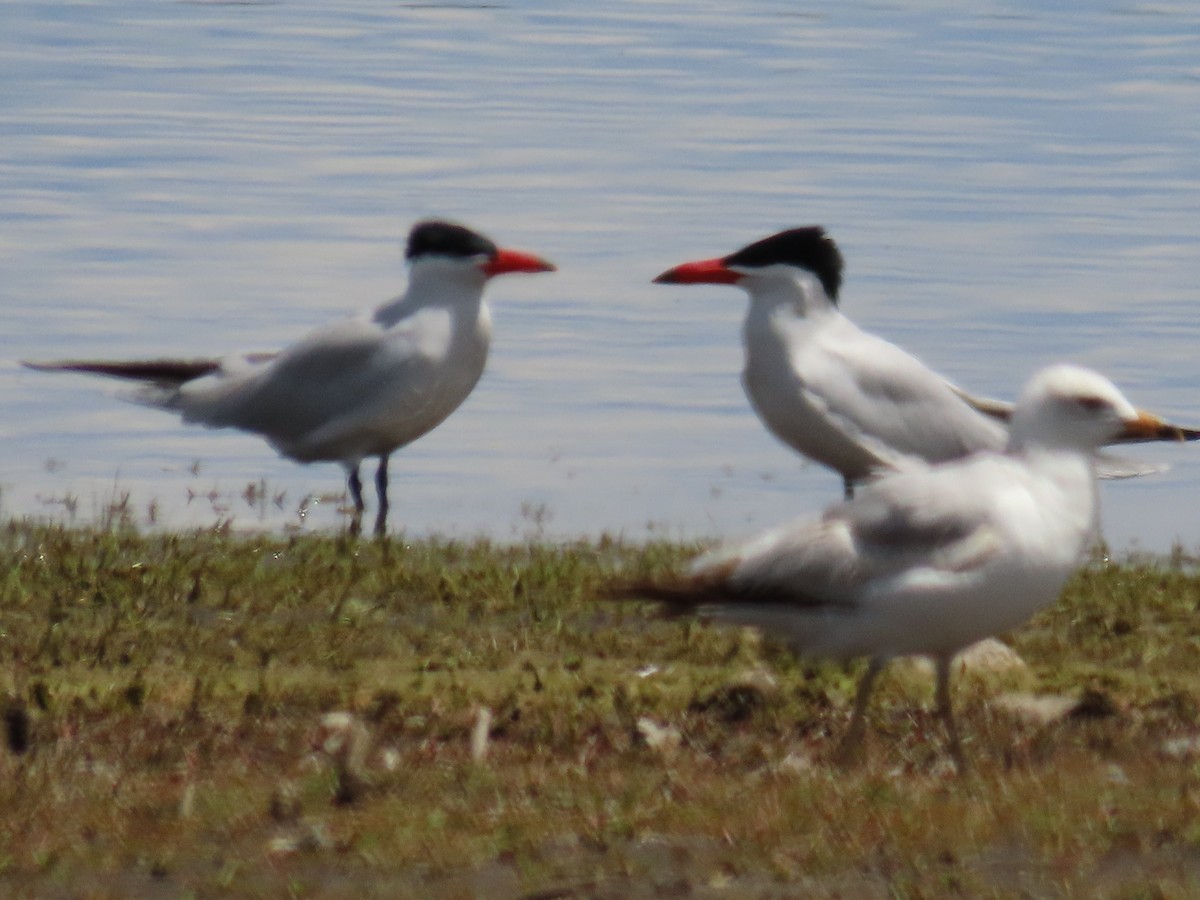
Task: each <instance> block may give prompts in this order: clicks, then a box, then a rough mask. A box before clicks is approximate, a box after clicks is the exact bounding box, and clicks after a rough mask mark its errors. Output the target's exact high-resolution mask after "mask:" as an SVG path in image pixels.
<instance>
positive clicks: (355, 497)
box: [346, 463, 366, 536]
mask: <svg viewBox="0 0 1200 900" xmlns="http://www.w3.org/2000/svg"><path fill="white" fill-rule="evenodd" d="M346 485H347V487H349V488H350V499H351V500H352V501H354V518H353V519H351V520H350V533H351V534H352V535H355V536H357V535H358V533H359V531H361V530H362V514H363V510H364V509H366V505H365V504H364V503H363V495H362V479H361V478H359V477H358V463H355V464H354V465H353V466H351V465H350V464H347V465H346Z"/></svg>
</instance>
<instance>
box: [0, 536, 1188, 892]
mask: <svg viewBox="0 0 1200 900" xmlns="http://www.w3.org/2000/svg"><path fill="white" fill-rule="evenodd" d="M692 549H693V548H687V547H679V546H675V545H667V544H658V545H655V544H649V545H637V546H631V545H623V544H621V543H619V542H613V541H604V540H602V541H599V542H597V543H594V544H593V543H589V544H578V545H567V546H529V545H526V546H499V545H494V544H489V543H486V542H478V543H464V542H438V541H429V542H421V543H415V544H405V543H403V542H399V541H393V542H391V543H389V544H382V545H381V544H377V543H374V542H368V541H362V542H358V543H352V542H347V541H345V540H342V539H339V538H336V537H297V538H293V539H285V538H269V537H264V538H249V537H231V536H227V535H221V534H204V533H197V534H188V535H154V536H139V535H137V534H133V533H127V532H115V533H114V532H99V531H87V530H63V529H59V528H54V527H41V526H32V525H25V524H19V523H17V524H10V525H7V526H5V527H4V528H3V530H0V553H2V554H3V560H4V568H3V576H0V577H2V589H0V703H2V704H3V716H4V742H3V746H0V810H3V811H4V815H3V816H0V895H3V896H12V897H21V896H29V897H35V896H36V897H43V896H63V897H74V896H82V897H97V898H98V897H125V896H139V897H154V896H162V897H174V896H197V897H205V896H218V895H223V894H225V892H232V893H233V894H236V895H250V896H297V897H309V896H311V897H357V898H362V897H395V896H413V897H417V896H422V897H470V896H481V897H500V898H503V897H543V898H551V897H575V896H579V897H589V896H604V897H658V896H664V897H666V896H699V897H705V896H714V897H715V896H721V897H741V896H753V897H776V896H778V897H783V896H795V895H796V894H797V893H801V892H803V893H804V894H805V895H807V896H854V897H859V896H904V897H908V896H914V897H915V896H943V895H950V894H955V893H958V894H961V895H964V896H992V895H995V896H1011V895H1014V894H1016V895H1020V894H1022V893H1027V894H1029V895H1033V896H1047V895H1048V896H1056V895H1061V896H1122V897H1125V896H1130V897H1143V896H1144V897H1154V896H1180V897H1182V896H1189V895H1194V894H1195V893H1196V891H1197V890H1200V777H1198V776H1200V767H1198V765H1200V763H1198V760H1200V622H1198V619H1197V611H1196V609H1197V604H1198V603H1200V579H1198V578H1197V577H1196V576H1193V575H1190V574H1187V573H1186V572H1184V571H1181V570H1178V569H1174V568H1170V567H1168V566H1166V565H1165V564H1162V565H1160V566H1143V565H1127V566H1105V565H1101V564H1097V565H1096V566H1093V567H1092V568H1090V569H1088V570H1087V571H1085V572H1083V573H1081V574H1080V575H1079V576H1077V577H1076V578H1075V579H1074V580H1073V582H1072V583H1071V585H1070V588H1069V590H1068V591H1067V593H1066V596H1065V597H1064V599H1063V600H1062V601H1061V602H1060V603H1059V604H1057V605H1056V606H1055V607H1054V608H1053V609H1051V610H1049V611H1047V612H1046V613H1044V614H1043V615H1041V616H1040V617H1038V618H1037V619H1036V620H1035V621H1034V622H1033V623H1031V624H1030V625H1029V626H1028V627H1026V628H1024V629H1022V630H1021V631H1019V632H1016V633H1014V634H1012V635H1008V636H1006V640H1007V642H1008V643H1009V644H1010V645H1011V646H1012V647H1014V648H1015V649H1016V650H1017V651H1018V653H1019V654H1020V655H1021V657H1023V659H1024V660H1025V663H1026V664H1027V668H1020V669H1016V670H1011V671H1008V672H1006V673H1004V674H1001V675H985V674H977V675H968V676H966V677H963V678H960V679H959V680H958V683H957V686H956V692H955V699H956V702H957V706H958V710H959V712H960V727H961V728H962V730H963V734H964V738H965V743H966V751H967V754H968V755H969V757H970V758H971V759H972V761H973V763H974V767H975V768H974V771H973V772H971V773H969V774H968V775H966V776H964V777H958V776H956V775H955V774H953V772H952V771H951V770H950V769H949V767H948V766H947V765H946V760H945V755H944V752H943V750H944V742H943V736H942V733H941V731H940V728H939V726H938V724H937V722H936V721H935V720H934V718H933V717H932V715H931V714H930V711H929V704H930V696H929V695H930V685H929V681H928V679H927V677H926V676H925V675H924V674H923V673H922V672H921V671H920V670H918V669H916V668H914V667H904V666H898V667H895V671H892V672H890V673H889V675H888V676H886V677H885V679H884V681H883V684H882V685H881V690H880V693H879V695H878V698H877V701H876V705H875V710H874V716H873V720H872V726H873V727H872V730H871V732H870V734H869V737H868V750H867V759H866V763H865V765H864V766H863V767H862V768H861V769H858V770H855V771H852V772H845V771H842V770H839V769H837V768H835V767H833V766H832V765H831V764H830V763H829V761H828V760H829V757H830V755H831V753H832V750H833V748H834V746H835V745H836V742H837V740H838V738H839V737H840V736H841V734H842V732H843V730H844V728H845V725H846V721H847V718H848V714H849V704H850V700H851V697H852V692H853V685H854V678H855V676H856V675H857V672H858V670H857V669H854V670H851V671H846V670H843V669H841V668H839V667H835V666H824V665H809V664H802V663H797V662H795V661H794V660H792V659H791V658H790V657H789V656H788V655H786V654H785V653H782V652H779V651H777V650H775V649H774V648H772V647H770V646H764V645H762V644H761V643H760V642H759V641H758V640H757V639H756V638H755V637H754V636H753V635H752V634H750V633H747V632H740V631H737V630H720V629H716V628H709V627H706V626H701V625H689V624H686V623H681V622H670V621H659V620H657V619H655V618H654V616H653V615H652V613H651V611H649V610H644V609H641V608H634V607H629V606H624V605H608V604H603V603H598V602H597V601H596V600H595V599H594V597H595V595H596V594H597V592H598V590H599V589H600V587H601V586H602V585H604V584H606V583H608V582H609V581H611V580H612V579H613V578H617V577H626V576H629V575H634V574H649V573H651V572H656V571H663V570H666V569H670V568H673V567H675V566H677V565H679V564H680V562H681V561H682V560H683V559H685V558H687V557H688V556H689V555H690V554H691V552H692ZM1013 692H1023V693H1030V692H1037V693H1049V694H1054V695H1059V696H1065V697H1067V698H1084V702H1082V703H1080V704H1077V705H1072V704H1070V703H1067V704H1065V705H1064V706H1063V709H1062V710H1060V711H1059V713H1057V714H1054V715H1048V716H1046V717H1044V718H1042V719H1039V718H1038V717H1037V714H1036V713H1033V712H1030V711H1028V710H1026V711H1025V712H1020V711H1017V712H1014V711H1013V710H1011V709H1009V708H1008V707H1007V706H1006V705H1005V704H1004V703H1001V702H1000V698H1002V697H1004V696H1005V695H1008V694H1011V693H1013ZM1064 710H1065V711H1064ZM331 713H341V714H344V715H333V716H331V715H330V714H331ZM1193 737H1195V738H1196V742H1195V746H1193V745H1192V744H1191V743H1189V740H1190V739H1192V738H1193Z"/></svg>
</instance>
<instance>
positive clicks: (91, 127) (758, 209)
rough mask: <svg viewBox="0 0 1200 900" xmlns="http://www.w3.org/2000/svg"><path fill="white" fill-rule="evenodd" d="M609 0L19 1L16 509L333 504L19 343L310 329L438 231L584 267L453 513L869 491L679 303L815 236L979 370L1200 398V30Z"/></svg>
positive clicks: (197, 338) (1184, 512)
mask: <svg viewBox="0 0 1200 900" xmlns="http://www.w3.org/2000/svg"><path fill="white" fill-rule="evenodd" d="M593 7H594V5H593V4H585V3H576V4H554V5H548V4H547V5H545V6H542V5H525V4H522V5H513V6H500V5H497V6H492V5H465V6H458V5H411V6H386V7H381V6H379V5H377V4H326V5H317V4H294V5H287V6H281V5H275V4H262V5H259V4H206V3H189V4H154V5H146V4H134V3H126V4H121V3H110V4H104V5H101V6H76V5H69V6H68V5H61V6H60V5H47V4H22V5H15V6H9V7H6V9H5V13H4V19H5V22H4V29H3V33H4V37H2V38H0V42H2V46H3V48H4V52H3V53H2V54H0V79H2V80H3V83H4V84H5V85H6V89H5V91H4V92H3V93H0V135H2V137H3V146H4V152H3V154H0V272H2V273H3V277H2V278H0V285H2V287H0V290H2V291H3V299H4V309H5V311H6V315H7V321H6V326H7V327H5V328H4V329H3V334H2V335H0V341H2V342H3V347H2V350H0V356H2V357H3V358H4V359H5V360H8V361H10V364H9V366H8V368H7V369H6V372H7V377H5V378H4V379H3V380H2V381H0V422H2V423H3V424H2V426H0V427H3V431H4V437H5V440H4V441H3V443H2V444H0V460H2V462H3V476H2V478H0V483H2V486H3V494H2V496H0V502H2V509H3V512H4V513H6V514H9V515H13V514H18V515H26V514H32V515H49V516H60V515H65V513H64V511H63V507H62V506H61V505H58V504H57V501H62V500H63V499H64V498H74V502H75V504H76V506H75V515H76V516H77V517H78V518H79V519H81V520H88V519H90V518H91V517H94V516H96V515H99V514H101V513H102V512H103V511H104V508H105V506H106V504H107V503H108V501H109V500H110V499H111V498H113V497H117V498H121V497H123V496H124V494H125V493H126V492H128V493H129V495H130V500H129V504H130V509H131V510H132V511H133V515H134V517H135V519H136V520H137V521H143V522H144V521H146V520H147V519H148V518H149V517H151V515H153V516H154V517H155V518H156V519H157V521H158V522H160V523H162V524H165V525H168V526H172V527H178V526H190V525H207V524H211V523H212V522H213V521H214V520H215V518H216V517H217V516H218V515H219V516H222V517H233V518H234V520H235V523H236V524H238V525H245V526H252V527H253V526H259V525H260V524H261V525H265V526H269V527H280V526H283V525H287V524H299V523H300V522H301V520H300V518H299V512H298V508H299V507H300V505H301V503H302V499H303V498H306V497H309V496H310V495H313V496H316V497H320V496H321V495H324V494H335V495H336V494H337V493H339V492H340V491H341V475H340V472H339V470H338V468H337V467H336V466H318V467H310V468H304V467H300V466H296V465H294V464H291V463H288V462H286V461H282V460H278V459H276V458H275V457H274V454H273V453H272V452H271V451H270V450H269V449H268V448H266V446H265V445H264V444H262V443H261V442H260V441H258V440H256V439H254V438H250V437H246V436H241V435H235V434H226V433H222V432H204V431H201V430H196V429H191V428H183V427H181V426H179V425H178V424H176V423H175V422H174V421H173V420H171V419H170V417H167V416H164V415H163V414H161V413H157V412H154V411H151V410H144V409H140V408H138V407H135V406H132V405H128V404H123V403H120V402H118V401H117V400H116V399H114V394H115V393H116V391H115V390H114V389H113V388H111V387H109V386H107V385H104V384H102V383H97V382H89V381H87V380H85V379H83V378H74V377H68V376H62V377H52V376H46V375H38V374H35V373H26V372H22V371H20V370H19V369H18V368H17V367H16V366H15V364H12V363H11V361H13V360H16V359H19V358H26V357H32V358H53V357H62V356H74V355H88V356H103V355H112V356H121V357H124V356H138V355H145V354H150V355H160V354H180V355H187V356H196V355H208V354H211V353H217V352H222V351H225V350H240V349H271V348H274V347H278V346H279V345H280V344H282V343H283V342H285V341H287V340H290V339H293V338H295V337H297V336H299V335H300V334H302V333H303V332H304V331H305V330H306V329H307V328H309V327H312V326H313V325H315V324H318V323H321V322H324V321H327V320H328V319H330V318H333V317H336V316H339V315H342V314H344V313H346V312H350V311H352V310H355V309H357V308H360V307H366V306H372V305H374V304H376V303H378V302H380V301H382V300H384V299H386V298H387V297H389V296H391V295H393V294H395V293H397V292H398V291H399V289H400V287H401V284H402V281H403V277H404V275H403V271H402V265H401V262H400V242H401V240H402V239H403V236H404V234H405V233H406V231H407V229H408V226H409V224H410V223H411V222H412V221H413V220H414V219H416V218H419V217H423V216H428V215H445V216H452V217H457V218H460V219H461V220H463V221H464V222H466V223H468V224H471V225H473V226H476V227H478V228H480V229H483V230H485V231H487V232H488V233H490V234H491V235H492V236H494V237H495V238H496V239H497V240H500V241H502V242H504V243H509V244H512V245H514V246H521V247H527V248H529V249H531V250H534V251H537V252H539V253H542V254H544V255H545V256H547V257H549V258H551V259H553V260H555V261H556V262H557V263H558V264H559V266H560V272H559V273H558V274H557V275H555V276H552V277H547V278H542V279H528V280H526V279H511V280H507V281H502V282H498V283H496V284H495V285H493V286H492V291H491V296H492V299H493V301H494V312H495V318H496V329H495V330H496V333H495V341H494V345H493V357H492V361H491V365H490V368H489V371H488V373H487V374H486V375H485V377H484V380H483V382H482V383H481V385H480V387H479V388H478V390H477V391H476V393H475V395H474V396H473V397H472V398H471V399H470V400H469V401H468V402H467V404H466V405H465V406H464V407H463V408H462V409H461V410H460V411H459V412H458V413H457V414H456V415H455V416H454V417H452V418H451V419H450V421H448V422H447V423H446V424H445V425H444V426H442V427H441V428H440V429H439V430H438V431H436V432H435V433H433V434H431V435H430V436H428V437H427V438H425V439H423V440H422V441H420V442H419V443H417V444H415V445H413V446H412V447H410V448H408V449H407V450H405V451H402V452H401V453H400V454H399V455H398V456H397V458H396V461H395V465H394V472H395V487H394V492H395V498H396V500H397V501H398V502H397V512H396V516H395V521H397V522H401V521H403V522H406V523H407V524H408V527H409V530H410V532H412V533H423V532H426V531H439V532H451V533H456V534H473V533H476V532H479V531H485V532H487V533H490V534H493V535H495V536H497V537H501V538H506V537H509V536H512V535H524V534H527V533H534V532H539V531H540V532H542V533H545V534H549V535H560V534H572V535H573V534H579V533H585V534H596V533H598V532H600V531H602V530H609V531H614V530H617V531H623V532H624V533H626V534H628V535H631V536H639V535H643V534H645V533H646V529H647V526H648V525H653V527H654V528H655V529H657V530H659V531H662V532H665V533H667V534H671V535H679V534H684V535H695V536H707V535H718V534H733V533H740V532H743V531H745V530H747V529H748V528H751V527H756V526H758V525H762V524H766V523H769V522H773V521H776V520H779V519H781V518H784V517H787V516H790V515H792V514H793V513H801V512H805V511H811V510H814V509H817V508H819V507H820V506H821V505H822V504H824V503H825V502H827V501H829V500H832V499H834V498H836V497H837V495H838V482H837V479H836V478H835V477H834V476H832V475H830V474H828V473H825V472H822V471H820V470H818V469H816V468H814V467H807V466H805V465H803V464H802V463H801V462H800V461H799V460H797V459H796V458H794V457H793V456H791V455H790V453H789V452H788V451H787V450H785V449H784V448H782V447H781V446H779V445H777V444H775V443H774V442H773V440H772V439H771V438H770V437H769V436H767V435H766V434H765V432H763V430H762V429H761V427H760V426H759V425H758V423H757V422H756V420H755V419H754V418H753V415H752V414H751V413H750V411H749V409H748V406H747V404H746V402H745V400H744V398H743V397H742V394H741V389H740V386H739V384H738V378H737V373H738V370H739V368H740V348H739V346H738V336H737V335H738V325H739V322H740V318H741V315H742V312H743V308H744V300H743V298H742V297H741V295H740V294H739V293H738V292H736V291H733V290H730V289H721V288H711V289H709V288H704V289H700V288H693V289H691V290H687V291H684V290H681V289H672V288H667V287H662V286H654V285H651V284H650V283H649V279H650V278H651V277H652V276H653V275H655V274H656V273H657V272H659V271H661V270H662V269H663V268H665V267H666V266H667V265H670V264H673V263H675V262H679V261H681V260H684V259H689V258H695V257H699V256H706V255H718V254H722V253H725V252H729V251H731V250H733V249H735V248H737V247H738V246H740V245H741V244H743V243H745V242H747V241H749V240H751V239H753V238H756V237H759V236H761V235H763V234H766V233H769V232H771V231H774V230H777V229H778V228H781V227H786V226H790V225H796V224H805V223H810V222H817V223H822V224H824V225H826V226H827V227H828V228H829V229H830V230H831V232H832V234H833V235H834V237H835V238H836V239H837V240H838V242H839V243H840V245H841V246H842V249H843V251H844V253H845V254H846V257H847V260H848V265H849V270H848V277H847V283H846V287H845V290H844V302H845V304H846V308H847V312H848V313H849V314H851V315H852V316H854V317H855V318H856V319H858V320H859V321H860V322H861V323H863V324H865V325H867V326H869V327H871V328H873V329H875V330H877V331H879V332H881V333H884V334H885V335H887V336H889V337H891V338H893V339H894V340H896V341H898V342H900V343H901V344H903V345H904V346H906V347H908V348H909V349H911V350H913V351H915V352H917V353H918V354H919V355H921V356H922V357H923V358H925V359H926V360H927V361H929V362H930V363H931V364H933V365H935V366H936V367H938V368H939V369H942V370H944V371H945V372H946V373H948V374H951V375H952V376H954V377H955V378H956V379H957V380H959V381H961V382H962V383H964V384H966V385H969V386H970V387H972V388H974V389H976V390H979V391H982V392H986V393H991V394H996V395H1001V396H1010V395H1012V394H1013V393H1014V392H1015V390H1016V389H1017V387H1018V386H1019V385H1020V383H1021V382H1022V381H1023V380H1024V378H1025V376H1026V375H1027V374H1028V373H1029V371H1031V370H1032V369H1033V368H1034V367H1035V366H1037V365H1038V364H1040V363H1043V362H1046V361H1048V360H1052V359H1058V358H1069V359H1073V360H1076V361H1080V362H1084V363H1087V364H1090V365H1093V366H1095V367H1097V368H1100V369H1102V370H1103V371H1104V372H1106V373H1107V374H1109V375H1110V376H1112V377H1113V378H1114V379H1116V380H1117V381H1118V382H1119V383H1120V384H1121V386H1122V387H1123V388H1125V389H1126V391H1127V393H1129V394H1130V395H1131V396H1132V397H1133V398H1134V399H1135V401H1137V402H1139V403H1141V404H1143V405H1145V406H1148V407H1151V408H1153V409H1155V410H1156V411H1159V412H1163V413H1166V414H1170V415H1173V416H1175V417H1177V418H1180V419H1184V420H1189V421H1193V422H1194V421H1196V420H1200V398H1197V397H1196V396H1195V391H1194V386H1195V385H1196V384H1197V383H1198V382H1200V359H1198V358H1197V355H1196V354H1195V352H1194V350H1193V348H1194V347H1195V346H1196V342H1197V338H1198V336H1200V335H1198V334H1197V332H1198V331H1200V328H1198V326H1197V315H1196V304H1195V299H1196V298H1195V290H1196V288H1195V285H1197V284H1198V283H1200V262H1198V260H1200V253H1197V236H1196V235H1197V229H1196V224H1195V209H1196V207H1197V197H1198V195H1200V163H1198V162H1197V156H1196V154H1195V147H1196V146H1200V103H1198V102H1197V101H1198V100H1200V63H1197V59H1200V54H1198V53H1197V49H1198V48H1197V44H1198V43H1200V38H1197V37H1196V36H1197V35H1198V34H1200V29H1198V28H1197V25H1198V24H1200V12H1198V11H1196V10H1194V9H1193V8H1192V7H1190V6H1187V5H1167V6H1163V5H1155V6H1153V7H1149V6H1140V5H1131V6H1127V7H1120V8H1115V9H1109V10H1106V11H1103V12H1088V13H1086V14H1084V13H1081V12H1080V11H1078V10H1069V9H1059V8H1056V7H1052V6H1051V5H1049V4H1026V5H1024V6H1022V7H1020V8H1018V9H1016V10H1014V9H1013V8H1011V7H997V6H993V7H984V8H983V11H980V10H979V8H976V10H975V11H972V12H969V13H968V12H957V11H950V12H948V11H946V10H944V9H934V8H931V7H930V8H926V7H925V6H924V5H918V8H916V9H914V8H912V5H911V4H910V5H904V6H898V7H892V6H889V5H887V4H875V5H872V6H870V7H869V8H864V9H856V8H852V5H849V4H836V3H832V2H823V3H814V4H808V5H806V6H803V7H801V8H799V9H797V8H796V7H794V5H792V4H783V3H765V2H764V3H752V4H748V5H747V4H741V5H738V6H737V7H736V8H735V7H731V6H729V5H728V4H717V3H709V4H689V5H688V6H687V7H686V8H684V7H679V6H677V5H674V4H670V3H665V2H663V3H654V2H650V3H646V2H632V0H631V2H628V3H624V4H609V5H607V6H605V7H604V8H603V9H600V10H597V9H595V8H593ZM1043 7H1044V8H1043ZM1191 449H1192V448H1157V449H1154V450H1150V451H1144V450H1143V451H1138V454H1139V455H1140V456H1146V455H1148V456H1150V457H1151V458H1161V459H1166V460H1168V461H1170V462H1171V463H1172V464H1173V469H1172V470H1171V472H1170V473H1169V474H1167V475H1165V476H1158V477H1156V478H1154V479H1151V480H1146V479H1144V480H1141V481H1138V482H1131V483H1123V484H1116V485H1109V486H1107V487H1106V488H1105V491H1104V493H1105V497H1104V500H1105V503H1106V513H1105V527H1106V533H1107V535H1108V537H1109V538H1110V540H1111V541H1112V542H1113V543H1114V544H1116V545H1117V546H1118V547H1125V546H1128V545H1129V544H1130V543H1131V542H1134V541H1137V542H1138V543H1139V544H1140V545H1141V546H1143V547H1146V548H1149V549H1166V548H1167V547H1168V546H1169V545H1170V543H1171V541H1172V540H1173V539H1175V538H1176V537H1179V538H1181V539H1183V541H1184V542H1185V543H1186V544H1188V545H1189V546H1196V545H1197V544H1200V523H1198V522H1197V517H1196V516H1195V515H1194V514H1193V513H1192V510H1193V509H1194V508H1195V507H1196V506H1197V505H1200V503H1198V501H1200V487H1198V485H1200V461H1197V458H1196V454H1195V453H1194V452H1191ZM264 483H265V485H266V493H265V495H264V494H263V492H262V491H261V489H260V488H258V487H256V488H255V489H254V490H251V491H250V493H249V499H247V498H246V497H245V496H243V495H244V494H245V493H246V491H247V486H249V485H255V486H259V485H262V484H264ZM264 496H269V497H270V499H269V500H264ZM210 498H211V499H210ZM277 498H278V500H279V502H278V505H277V504H276V502H275V501H276V499H277ZM152 504H154V510H153V513H152V512H151V505H152ZM336 505H337V504H336V503H335V502H332V501H331V500H330V499H329V498H326V499H325V500H324V501H323V502H320V503H315V504H314V503H312V502H309V504H308V507H307V508H308V510H309V512H308V515H307V516H306V517H305V518H304V520H303V524H304V527H327V526H329V525H331V524H332V523H334V522H336V521H339V517H338V515H337V513H336V512H335V511H334V508H335V507H336Z"/></svg>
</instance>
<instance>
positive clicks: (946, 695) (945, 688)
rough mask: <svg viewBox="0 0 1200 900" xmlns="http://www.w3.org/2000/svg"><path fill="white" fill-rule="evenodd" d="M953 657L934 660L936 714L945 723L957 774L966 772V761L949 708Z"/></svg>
mask: <svg viewBox="0 0 1200 900" xmlns="http://www.w3.org/2000/svg"><path fill="white" fill-rule="evenodd" d="M953 661H954V657H953V656H939V657H938V658H937V659H936V660H934V664H935V665H936V667H937V712H938V715H939V716H940V717H941V719H942V721H943V722H945V723H946V736H947V737H948V738H949V740H950V756H951V757H952V758H953V759H954V765H955V768H957V769H958V771H959V772H965V771H967V760H966V757H964V756H963V752H962V744H961V743H960V742H959V740H958V726H957V725H955V724H954V712H953V710H952V709H951V708H950V664H951V663H952V662H953Z"/></svg>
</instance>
